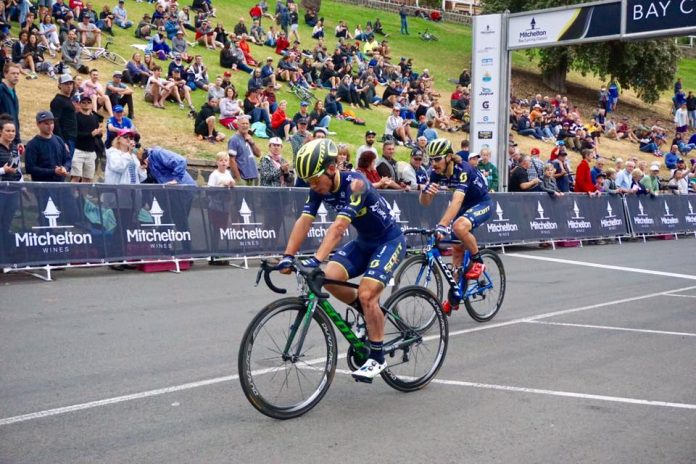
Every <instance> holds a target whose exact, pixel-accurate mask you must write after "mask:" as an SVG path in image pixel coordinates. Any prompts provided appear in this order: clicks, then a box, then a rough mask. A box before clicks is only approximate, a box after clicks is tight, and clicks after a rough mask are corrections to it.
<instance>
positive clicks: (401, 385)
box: [380, 285, 449, 392]
mask: <svg viewBox="0 0 696 464" xmlns="http://www.w3.org/2000/svg"><path fill="white" fill-rule="evenodd" d="M385 308H386V309H387V317H386V319H385V337H384V346H385V355H386V356H387V368H386V369H385V370H384V371H382V373H381V374H380V375H381V376H382V379H383V380H384V381H385V382H386V384H387V385H389V386H390V387H392V388H394V389H396V390H399V391H402V392H412V391H416V390H420V389H422V388H424V387H425V386H426V385H428V384H429V383H430V381H431V380H432V379H433V377H435V375H437V373H438V371H439V370H440V367H441V366H442V363H443V362H444V360H445V355H446V354H447V344H448V335H449V328H448V327H449V326H448V325H447V317H446V316H445V314H444V312H443V311H442V306H441V305H440V302H439V301H438V300H437V299H436V298H435V295H433V294H432V293H431V292H430V291H428V290H426V289H424V288H422V287H417V286H415V285H410V286H408V287H404V288H402V289H400V290H399V291H398V292H396V293H394V294H393V295H391V296H390V297H389V298H388V299H387V301H386V303H385ZM430 313H435V321H436V323H434V324H431V325H430V326H429V327H428V328H427V329H425V330H423V331H421V330H420V329H418V327H421V326H423V321H424V320H429V319H430V318H431V315H430ZM397 318H398V319H397ZM395 319H397V320H395ZM404 324H405V325H406V326H408V327H409V328H410V330H404V329H403V325H404ZM411 330H414V331H415V332H416V333H417V334H418V340H419V341H417V342H414V343H412V344H409V345H407V346H405V347H403V348H400V349H397V350H394V351H390V349H389V348H390V346H392V345H394V344H395V343H398V342H400V341H403V340H404V338H405V337H412V336H414V332H411ZM399 355H400V357H399ZM419 363H420V365H421V366H422V367H423V368H424V369H423V372H420V370H419Z"/></svg>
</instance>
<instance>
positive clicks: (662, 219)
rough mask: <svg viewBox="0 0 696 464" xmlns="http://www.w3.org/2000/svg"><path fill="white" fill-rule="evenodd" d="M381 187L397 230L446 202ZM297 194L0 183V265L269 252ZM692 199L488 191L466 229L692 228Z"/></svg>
mask: <svg viewBox="0 0 696 464" xmlns="http://www.w3.org/2000/svg"><path fill="white" fill-rule="evenodd" d="M381 193H382V194H383V196H384V197H385V199H386V200H387V202H388V203H389V206H390V208H391V210H392V215H393V217H394V219H395V220H396V221H397V222H398V223H399V224H400V225H401V227H402V228H409V227H427V228H432V227H434V226H435V224H437V221H438V220H439V219H440V216H441V215H442V213H443V212H444V210H445V208H446V207H447V204H448V201H449V195H447V194H442V195H438V196H437V197H436V198H435V199H434V201H433V203H432V204H431V205H430V207H428V208H424V207H422V206H421V205H420V204H419V203H418V195H417V194H416V193H405V192H395V191H382V192H381ZM306 198H307V190H306V189H275V188H260V187H239V188H234V189H231V190H229V189H215V188H197V187H184V186H169V185H167V186H163V185H142V186H113V185H104V184H97V185H76V184H68V183H60V184H53V183H38V182H37V183H1V184H0V227H1V229H0V230H1V231H2V234H1V235H0V240H1V241H0V267H3V268H21V267H27V266H43V265H62V264H66V263H73V264H75V263H90V264H100V263H104V264H106V263H112V262H118V261H123V260H135V261H137V260H157V259H163V260H166V259H174V258H178V259H181V258H204V257H209V256H214V257H235V258H242V257H251V256H262V255H278V254H280V253H282V252H283V250H284V249H285V245H286V243H287V240H288V237H289V235H290V231H291V230H292V227H293V224H294V223H295V221H296V219H297V217H298V216H299V214H300V212H301V211H302V206H303V204H304V202H305V200H306ZM694 198H696V197H694V196H686V197H678V196H661V197H656V198H649V197H640V198H635V197H633V198H631V197H629V198H627V199H626V200H625V201H624V199H622V198H621V197H616V196H601V197H592V198H591V197H588V196H586V195H566V196H564V197H560V198H553V197H550V196H549V195H547V194H543V193H542V194H533V193H528V194H510V193H501V194H494V195H493V207H494V212H493V216H492V217H491V219H490V220H489V221H488V222H487V223H485V224H484V225H483V226H481V227H480V228H479V229H477V230H476V232H475V234H476V236H477V238H478V240H479V243H480V244H482V245H487V246H492V245H501V244H514V243H525V242H539V241H544V240H549V241H550V240H566V239H575V240H577V239H580V240H584V239H591V238H601V237H617V236H625V235H628V234H630V233H631V232H635V233H636V234H638V235H640V234H645V235H655V234H665V233H678V232H691V231H694V230H696V214H695V212H694V208H693V205H694V204H696V201H694V200H693V199H694ZM335 215H336V212H335V211H333V210H331V209H330V208H326V207H324V206H323V205H322V207H321V208H320V209H319V211H318V213H317V217H316V218H315V220H314V223H313V225H312V228H311V229H310V231H309V234H308V237H307V239H306V240H305V242H304V244H303V251H306V252H313V251H315V250H316V248H317V247H318V245H319V243H320V242H321V240H322V238H323V237H324V235H325V234H326V231H327V229H328V227H329V226H330V225H331V223H332V222H333V220H334V218H335ZM627 218H628V220H627ZM353 235H354V232H353V231H352V228H351V229H350V232H349V233H348V234H346V238H345V239H344V240H348V239H350V237H352V236H353ZM411 240H413V242H412V244H414V245H415V244H418V243H420V240H419V238H418V237H411Z"/></svg>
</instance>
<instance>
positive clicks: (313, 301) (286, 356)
mask: <svg viewBox="0 0 696 464" xmlns="http://www.w3.org/2000/svg"><path fill="white" fill-rule="evenodd" d="M316 308H317V298H316V297H315V296H314V295H310V296H309V301H308V303H307V311H305V312H304V313H301V312H298V313H297V316H296V317H295V321H294V322H293V323H292V325H290V334H289V335H288V340H287V342H285V347H284V348H283V354H282V358H283V361H290V362H292V363H296V362H297V361H299V360H300V353H302V347H303V345H304V341H305V337H306V336H307V331H308V330H309V325H310V324H311V323H312V317H313V316H314V311H316ZM298 331H299V337H300V338H299V340H298V341H297V344H296V345H295V350H294V352H291V351H292V344H293V342H294V340H295V337H296V336H297V335H298Z"/></svg>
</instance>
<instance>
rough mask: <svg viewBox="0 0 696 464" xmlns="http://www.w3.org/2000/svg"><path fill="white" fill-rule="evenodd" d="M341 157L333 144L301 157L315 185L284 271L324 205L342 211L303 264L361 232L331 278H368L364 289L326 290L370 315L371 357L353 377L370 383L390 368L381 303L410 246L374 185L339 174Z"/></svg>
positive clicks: (307, 148)
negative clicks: (350, 234) (350, 231)
mask: <svg viewBox="0 0 696 464" xmlns="http://www.w3.org/2000/svg"><path fill="white" fill-rule="evenodd" d="M337 153H338V150H337V148H336V145H335V144H334V143H333V142H332V141H331V140H328V139H317V140H313V141H311V142H309V143H307V144H305V145H303V146H302V147H301V148H300V150H299V151H298V153H297V159H296V162H295V172H296V174H297V176H298V177H300V178H301V179H302V180H304V181H306V182H307V183H308V184H309V188H310V192H309V196H308V198H307V201H306V203H305V205H304V208H303V210H302V215H301V216H300V217H299V218H298V219H297V221H296V222H295V225H294V227H293V229H292V232H291V233H290V238H289V240H288V244H287V247H286V248H285V253H284V256H283V259H282V260H281V261H280V262H279V263H278V269H280V270H281V271H284V272H286V273H287V272H289V268H290V266H291V265H292V262H293V257H294V255H295V254H296V253H297V252H298V251H299V250H300V246H301V245H302V242H303V241H304V239H305V237H307V234H308V232H309V230H310V228H311V227H312V222H313V221H314V217H315V215H316V214H317V210H318V209H319V206H320V205H321V203H322V202H324V205H325V206H326V207H328V208H333V209H334V210H336V212H337V215H336V220H335V221H334V222H333V224H331V226H330V227H329V229H328V230H327V231H326V235H325V236H324V239H323V241H322V243H321V245H320V246H319V249H318V250H317V251H316V253H315V254H314V256H312V257H311V258H309V259H306V260H303V261H302V265H303V266H305V267H319V264H320V263H321V262H322V261H324V260H325V259H327V258H328V257H329V254H330V253H331V252H332V251H333V250H334V248H336V247H337V246H338V245H339V243H340V242H341V239H342V237H343V236H344V234H345V232H346V231H347V229H348V226H349V225H350V224H352V225H353V226H354V227H355V229H356V230H357V232H358V237H357V238H356V239H355V240H352V241H350V242H348V243H347V244H345V245H343V246H342V247H341V248H339V249H338V250H337V251H336V252H335V253H334V255H333V257H332V258H331V260H330V261H329V264H328V265H327V266H326V271H325V274H326V277H327V278H328V279H333V280H340V281H346V280H348V279H351V278H353V277H357V276H359V275H363V274H364V275H363V277H362V279H361V280H360V286H359V288H358V290H357V292H356V290H354V289H351V288H347V287H342V286H337V285H333V286H332V285H326V289H327V290H328V291H329V292H330V293H331V294H333V295H334V296H335V297H336V298H338V299H339V300H341V301H343V302H344V303H347V304H349V305H351V306H352V307H354V308H356V309H361V310H362V312H363V314H364V317H365V323H366V325H367V334H368V339H369V343H370V355H369V358H368V359H367V361H366V362H365V363H364V364H363V365H362V367H360V369H358V370H357V371H355V372H353V378H355V379H356V380H360V381H367V382H369V381H371V380H372V379H373V378H374V377H376V376H377V375H379V374H380V373H381V372H382V371H383V370H384V369H385V368H386V367H387V363H386V361H385V359H384V351H383V349H382V344H383V342H384V314H383V313H382V310H381V309H380V306H379V297H380V294H381V293H382V290H383V289H384V287H386V285H387V283H388V282H389V280H390V279H391V276H392V273H393V272H394V270H395V269H396V266H397V265H398V264H399V262H400V261H401V260H402V259H403V257H404V255H405V254H406V241H405V239H404V236H403V234H402V232H401V228H400V227H399V225H398V224H397V223H396V222H395V221H394V218H393V217H392V215H391V210H390V209H389V204H388V203H387V202H386V200H384V198H382V196H381V195H379V194H378V193H377V191H376V190H375V189H374V187H372V184H371V183H370V182H369V181H368V180H367V179H366V178H365V177H364V176H363V175H362V174H360V173H355V172H345V171H344V172H342V171H339V170H338V167H337V165H336V157H337Z"/></svg>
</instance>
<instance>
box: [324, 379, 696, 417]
mask: <svg viewBox="0 0 696 464" xmlns="http://www.w3.org/2000/svg"><path fill="white" fill-rule="evenodd" d="M336 373H337V374H347V375H350V374H352V372H351V371H348V370H345V369H336ZM431 383H439V384H442V385H454V386H458V387H472V388H482V389H486V390H501V391H509V392H516V393H533V394H537V395H549V396H562V397H565V398H579V399H588V400H597V401H609V402H613V403H627V404H639V405H642V406H661V407H666V408H677V409H696V404H689V403H673V402H668V401H654V400H642V399H638V398H625V397H621V396H606V395H593V394H591V393H576V392H566V391H559V390H546V389H543V388H527V387H515V386H512V385H496V384H489V383H479V382H465V381H462V380H446V379H433V380H432V381H431Z"/></svg>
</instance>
